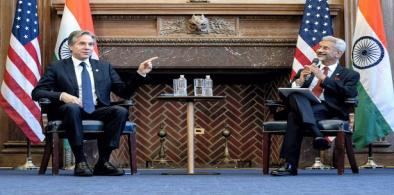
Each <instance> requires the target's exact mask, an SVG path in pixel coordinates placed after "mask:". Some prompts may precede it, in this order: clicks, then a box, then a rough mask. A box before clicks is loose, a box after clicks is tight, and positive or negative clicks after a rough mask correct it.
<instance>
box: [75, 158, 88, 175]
mask: <svg viewBox="0 0 394 195" xmlns="http://www.w3.org/2000/svg"><path fill="white" fill-rule="evenodd" d="M74 176H85V177H86V176H93V173H92V169H90V168H89V165H88V163H86V162H79V163H77V164H75V168H74Z"/></svg>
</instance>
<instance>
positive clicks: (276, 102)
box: [264, 100, 285, 113]
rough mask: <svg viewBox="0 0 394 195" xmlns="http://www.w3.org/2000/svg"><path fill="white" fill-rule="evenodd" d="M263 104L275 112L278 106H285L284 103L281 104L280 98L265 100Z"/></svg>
mask: <svg viewBox="0 0 394 195" xmlns="http://www.w3.org/2000/svg"><path fill="white" fill-rule="evenodd" d="M264 105H265V106H267V107H268V109H269V110H270V111H271V112H272V113H275V112H276V110H277V109H278V107H285V104H283V101H281V100H265V102H264Z"/></svg>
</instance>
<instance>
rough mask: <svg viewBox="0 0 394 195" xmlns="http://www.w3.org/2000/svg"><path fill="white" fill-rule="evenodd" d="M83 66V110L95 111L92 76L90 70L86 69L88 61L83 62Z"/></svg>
mask: <svg viewBox="0 0 394 195" xmlns="http://www.w3.org/2000/svg"><path fill="white" fill-rule="evenodd" d="M80 65H81V66H82V68H83V69H82V73H81V78H82V106H83V110H84V111H85V112H87V113H92V112H93V111H94V109H95V108H94V102H93V93H92V84H91V81H90V76H89V73H88V70H87V69H86V63H85V62H81V64H80Z"/></svg>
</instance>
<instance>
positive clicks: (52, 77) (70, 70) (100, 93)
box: [32, 58, 145, 106]
mask: <svg viewBox="0 0 394 195" xmlns="http://www.w3.org/2000/svg"><path fill="white" fill-rule="evenodd" d="M90 64H91V66H92V71H93V75H94V84H95V88H96V95H97V103H98V105H99V106H100V105H102V106H108V105H110V92H111V91H112V92H114V93H115V94H116V95H118V96H120V97H122V98H126V99H127V98H129V97H130V96H131V95H132V94H133V93H134V91H135V89H136V88H137V87H138V86H139V85H140V84H141V83H142V82H143V81H144V80H145V78H144V77H142V76H140V75H139V74H137V73H135V74H134V75H133V76H131V78H130V79H129V80H128V81H127V83H124V82H123V81H122V80H121V78H120V77H119V75H118V74H117V73H116V71H115V70H114V69H113V68H112V66H111V64H109V63H103V62H101V61H98V60H93V59H90ZM61 92H66V93H69V94H71V95H74V96H76V97H78V96H79V94H78V83H77V79H76V75H75V70H74V65H73V62H72V59H71V58H68V59H64V60H59V61H56V62H54V63H52V64H50V65H49V66H48V68H47V70H46V72H45V74H44V75H43V76H42V77H41V79H40V81H39V82H38V84H37V86H36V87H35V88H34V89H33V91H32V98H33V100H35V101H38V100H39V99H40V98H49V99H50V100H51V101H52V102H54V103H57V104H60V105H61V104H63V102H61V101H59V97H60V93H61Z"/></svg>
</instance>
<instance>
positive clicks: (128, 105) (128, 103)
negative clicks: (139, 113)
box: [111, 100, 134, 109]
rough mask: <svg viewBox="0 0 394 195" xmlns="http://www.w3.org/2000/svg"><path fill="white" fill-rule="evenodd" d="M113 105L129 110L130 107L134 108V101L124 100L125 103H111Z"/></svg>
mask: <svg viewBox="0 0 394 195" xmlns="http://www.w3.org/2000/svg"><path fill="white" fill-rule="evenodd" d="M111 105H118V106H122V107H124V108H126V109H129V108H130V107H132V106H134V102H133V100H123V101H117V102H111Z"/></svg>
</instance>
